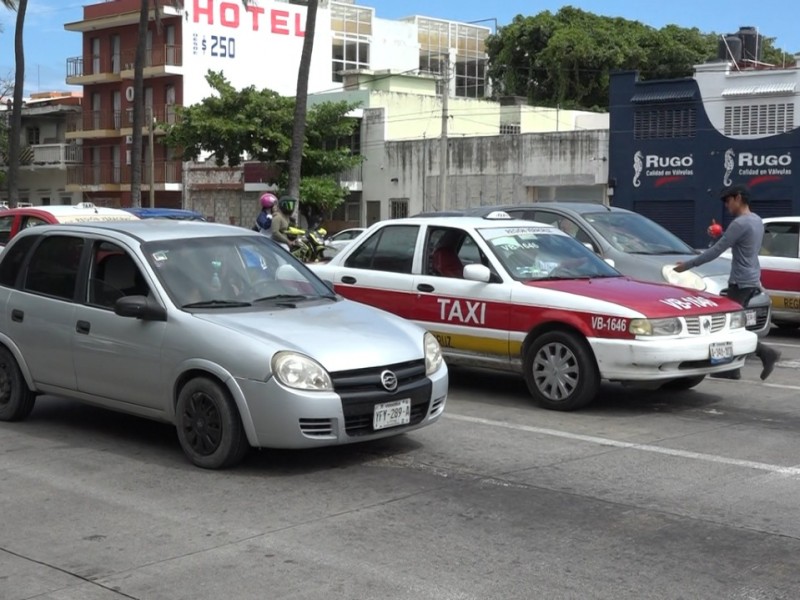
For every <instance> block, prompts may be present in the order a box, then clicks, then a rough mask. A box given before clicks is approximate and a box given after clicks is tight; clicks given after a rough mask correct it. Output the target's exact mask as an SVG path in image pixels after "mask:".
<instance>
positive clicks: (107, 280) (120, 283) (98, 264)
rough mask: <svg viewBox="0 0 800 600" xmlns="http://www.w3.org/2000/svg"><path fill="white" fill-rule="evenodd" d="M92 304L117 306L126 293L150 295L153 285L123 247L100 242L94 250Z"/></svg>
mask: <svg viewBox="0 0 800 600" xmlns="http://www.w3.org/2000/svg"><path fill="white" fill-rule="evenodd" d="M90 264H91V271H90V273H89V290H88V303H89V304H91V305H92V306H99V307H103V308H109V309H110V308H113V307H114V304H115V303H116V301H117V300H119V299H120V298H124V297H125V296H147V295H148V294H149V293H150V288H149V286H148V285H147V282H146V280H145V278H144V276H143V275H142V271H141V269H140V268H139V266H138V265H137V264H136V261H135V260H134V259H133V257H131V256H130V255H129V254H128V253H127V252H126V251H125V250H124V249H123V248H122V247H120V246H117V245H116V244H112V243H110V242H97V243H96V244H95V246H94V248H93V249H92V260H91V263H90Z"/></svg>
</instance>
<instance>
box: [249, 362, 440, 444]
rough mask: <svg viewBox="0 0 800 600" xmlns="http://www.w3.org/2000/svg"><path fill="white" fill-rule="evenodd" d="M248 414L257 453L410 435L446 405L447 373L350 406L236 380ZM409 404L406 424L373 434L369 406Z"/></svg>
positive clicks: (334, 396) (332, 396)
mask: <svg viewBox="0 0 800 600" xmlns="http://www.w3.org/2000/svg"><path fill="white" fill-rule="evenodd" d="M236 384H237V385H238V387H239V388H240V389H241V391H242V394H243V396H244V398H245V401H246V403H247V406H248V409H249V415H250V419H251V420H252V427H251V428H248V427H247V426H246V427H245V429H246V430H248V432H249V435H248V440H249V441H250V444H251V445H252V446H255V447H262V448H317V447H323V446H336V445H341V444H351V443H355V442H363V441H369V440H376V439H380V438H385V437H390V436H393V435H398V434H401V433H407V432H409V431H414V430H416V429H419V428H421V427H425V426H426V425H430V424H432V423H434V422H435V421H437V420H438V419H439V417H440V416H441V414H442V413H443V412H444V407H445V403H446V401H447V389H448V372H447V367H446V366H445V365H442V367H441V368H440V369H439V370H438V371H437V372H436V373H434V374H432V375H430V376H427V377H424V378H423V379H421V380H418V381H417V382H415V384H412V385H410V386H407V387H406V388H402V387H400V388H398V390H397V391H396V392H395V393H393V394H389V393H388V392H385V393H376V394H369V393H367V394H360V395H359V397H358V398H357V399H356V400H355V401H353V399H352V398H350V399H347V398H346V397H345V396H344V395H340V394H338V393H335V392H305V391H301V390H292V389H289V388H286V387H284V386H283V385H281V384H280V383H278V382H277V381H276V380H275V379H274V378H271V379H269V380H268V381H266V382H264V381H253V380H250V379H237V380H236ZM403 398H410V399H411V422H410V423H409V424H407V425H400V426H396V427H390V428H387V429H379V430H377V431H375V430H373V427H372V415H373V410H374V406H375V405H376V404H379V403H384V402H391V401H393V400H400V399H403Z"/></svg>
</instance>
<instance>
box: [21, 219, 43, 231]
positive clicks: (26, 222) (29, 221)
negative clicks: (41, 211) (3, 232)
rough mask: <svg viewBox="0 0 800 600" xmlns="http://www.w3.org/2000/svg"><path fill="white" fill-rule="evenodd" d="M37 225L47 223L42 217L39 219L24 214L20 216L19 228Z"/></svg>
mask: <svg viewBox="0 0 800 600" xmlns="http://www.w3.org/2000/svg"><path fill="white" fill-rule="evenodd" d="M37 225H48V222H47V221H45V220H44V219H40V218H39V217H33V216H29V215H26V216H24V217H22V222H21V224H20V230H23V229H27V228H28V227H36V226H37Z"/></svg>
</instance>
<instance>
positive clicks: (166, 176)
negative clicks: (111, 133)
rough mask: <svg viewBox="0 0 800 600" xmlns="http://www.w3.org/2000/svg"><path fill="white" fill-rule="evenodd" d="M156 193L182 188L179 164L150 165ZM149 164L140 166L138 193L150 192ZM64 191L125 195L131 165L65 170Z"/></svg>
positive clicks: (105, 164)
mask: <svg viewBox="0 0 800 600" xmlns="http://www.w3.org/2000/svg"><path fill="white" fill-rule="evenodd" d="M152 168H153V185H154V189H155V190H156V191H168V192H179V191H181V190H182V189H183V163H182V162H181V161H179V160H157V161H155V162H154V163H153V164H152ZM150 169H151V165H150V164H144V165H142V191H149V190H150ZM66 189H67V191H68V192H129V191H130V190H131V166H130V165H121V164H117V163H114V162H108V161H106V162H100V163H92V164H86V163H84V164H79V165H71V166H68V167H67V187H66Z"/></svg>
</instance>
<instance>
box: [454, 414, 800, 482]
mask: <svg viewBox="0 0 800 600" xmlns="http://www.w3.org/2000/svg"><path fill="white" fill-rule="evenodd" d="M442 416H443V417H445V418H447V419H452V420H454V421H461V422H463V423H474V424H477V425H487V426H489V427H499V428H502V429H511V430H514V431H523V432H525V433H536V434H539V435H547V436H550V437H557V438H562V439H566V440H575V441H579V442H587V443H589V444H597V445H599V446H610V447H613V448H623V449H627V450H640V451H642V452H651V453H653V454H664V455H666V456H674V457H677V458H688V459H690V460H700V461H704V462H709V463H716V464H720V465H730V466H734V467H744V468H747V469H756V470H759V471H766V472H768V473H777V474H779V475H791V476H795V477H796V476H800V467H784V466H782V465H773V464H770V463H763V462H757V461H752V460H742V459H738V458H730V457H727V456H719V455H717V454H705V453H703V452H692V451H690V450H677V449H674V448H665V447H663V446H655V445H652V444H636V443H633V442H623V441H621V440H614V439H611V438H604V437H599V436H594V435H584V434H581V433H571V432H569V431H561V430H559V429H548V428H546V427H533V426H531V425H519V424H517V423H507V422H504V421H494V420H492V419H483V418H481V417H470V416H467V415H458V414H454V413H452V412H450V413H448V412H445V413H444V414H443V415H442Z"/></svg>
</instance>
